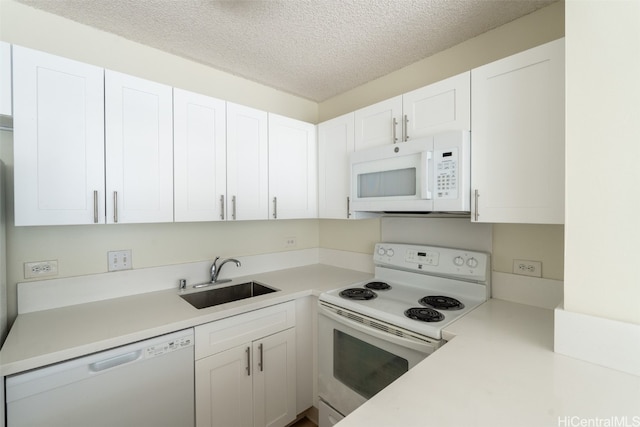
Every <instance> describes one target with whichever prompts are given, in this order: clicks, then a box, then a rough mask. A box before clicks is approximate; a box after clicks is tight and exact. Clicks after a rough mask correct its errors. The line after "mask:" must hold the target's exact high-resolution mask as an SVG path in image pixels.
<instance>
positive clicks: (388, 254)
mask: <svg viewBox="0 0 640 427" xmlns="http://www.w3.org/2000/svg"><path fill="white" fill-rule="evenodd" d="M393 254H395V252H394V251H393V249H388V250H387V256H390V257H392V256H393Z"/></svg>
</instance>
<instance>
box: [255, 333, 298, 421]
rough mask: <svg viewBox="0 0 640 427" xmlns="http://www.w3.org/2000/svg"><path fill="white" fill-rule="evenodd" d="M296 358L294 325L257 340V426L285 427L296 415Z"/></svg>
mask: <svg viewBox="0 0 640 427" xmlns="http://www.w3.org/2000/svg"><path fill="white" fill-rule="evenodd" d="M295 358H296V333H295V329H294V328H291V329H287V330H286V331H282V332H278V333H277V334H274V335H271V336H268V337H266V338H263V339H261V340H259V341H256V342H254V343H253V366H254V368H253V369H254V378H253V404H254V424H253V425H254V426H255V427H284V426H286V425H287V424H289V423H290V422H291V421H293V420H294V419H295V418H296V359H295Z"/></svg>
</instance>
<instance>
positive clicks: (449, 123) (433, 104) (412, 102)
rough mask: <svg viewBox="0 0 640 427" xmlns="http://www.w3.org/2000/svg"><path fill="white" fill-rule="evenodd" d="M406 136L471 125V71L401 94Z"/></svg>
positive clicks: (409, 138) (422, 134)
mask: <svg viewBox="0 0 640 427" xmlns="http://www.w3.org/2000/svg"><path fill="white" fill-rule="evenodd" d="M402 103H403V105H402V112H403V114H404V116H403V120H402V123H403V126H404V128H403V133H404V140H405V141H408V140H411V139H416V138H420V137H423V136H428V135H433V134H435V133H439V132H444V131H448V130H467V131H468V130H470V129H471V72H469V71H467V72H465V73H462V74H458V75H457V76H453V77H450V78H448V79H445V80H442V81H439V82H437V83H434V84H431V85H429V86H425V87H423V88H420V89H416V90H414V91H412V92H408V93H405V94H404V95H403V96H402Z"/></svg>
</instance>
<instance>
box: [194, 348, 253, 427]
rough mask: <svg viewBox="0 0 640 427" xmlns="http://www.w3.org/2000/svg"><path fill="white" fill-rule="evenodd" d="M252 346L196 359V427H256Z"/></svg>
mask: <svg viewBox="0 0 640 427" xmlns="http://www.w3.org/2000/svg"><path fill="white" fill-rule="evenodd" d="M252 369H253V368H252V367H251V344H250V343H248V344H246V345H241V346H237V347H233V348H231V349H229V350H226V351H223V352H222V353H217V354H214V355H212V356H209V357H205V358H204V359H200V360H196V362H195V372H196V380H195V387H196V426H197V427H247V426H251V425H253V411H252V407H253V402H252V399H253V397H252V389H253V376H252V374H253V372H252Z"/></svg>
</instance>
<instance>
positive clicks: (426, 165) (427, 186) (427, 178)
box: [420, 151, 433, 200]
mask: <svg viewBox="0 0 640 427" xmlns="http://www.w3.org/2000/svg"><path fill="white" fill-rule="evenodd" d="M420 164H421V166H422V167H421V168H420V183H421V187H422V188H421V194H420V196H421V199H423V200H431V199H432V198H433V193H432V191H431V186H432V183H431V176H432V175H433V172H431V169H432V168H433V151H423V152H422V154H421V159H420Z"/></svg>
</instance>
